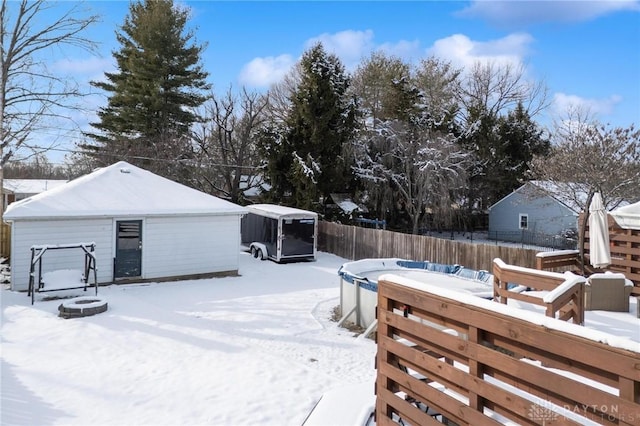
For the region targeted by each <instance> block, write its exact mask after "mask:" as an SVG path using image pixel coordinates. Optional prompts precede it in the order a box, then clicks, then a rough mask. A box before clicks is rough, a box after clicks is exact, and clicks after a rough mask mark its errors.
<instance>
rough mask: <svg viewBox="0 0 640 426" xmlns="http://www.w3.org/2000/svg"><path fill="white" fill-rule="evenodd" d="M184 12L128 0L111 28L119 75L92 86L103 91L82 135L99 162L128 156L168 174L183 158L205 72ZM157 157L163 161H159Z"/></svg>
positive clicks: (147, 0) (168, 0) (168, 1)
mask: <svg viewBox="0 0 640 426" xmlns="http://www.w3.org/2000/svg"><path fill="white" fill-rule="evenodd" d="M188 18H189V12H188V11H187V10H186V9H180V8H178V7H176V6H174V4H173V1H172V0H144V1H143V2H137V3H136V2H134V3H131V5H130V7H129V15H128V16H127V17H126V18H125V21H124V24H123V25H122V27H121V28H120V31H119V32H117V33H116V36H117V40H118V42H119V43H120V45H121V48H120V50H119V51H116V52H114V53H113V55H114V57H115V59H116V61H117V65H118V72H114V73H105V77H106V81H97V82H92V85H93V86H95V87H97V88H100V89H102V90H104V91H106V92H107V93H108V94H109V100H108V104H107V106H106V107H103V108H100V110H99V111H98V117H99V118H100V122H98V123H92V126H93V127H94V128H95V129H97V132H96V133H92V134H89V136H90V137H91V138H92V139H94V141H95V142H96V144H95V145H91V146H86V147H85V148H91V149H92V150H93V151H95V154H96V155H95V157H96V159H97V160H98V162H99V163H101V164H110V163H113V162H114V161H117V160H123V159H124V160H127V161H129V162H131V163H134V164H136V165H139V166H141V167H144V168H147V169H149V170H152V171H154V172H156V173H159V174H162V175H170V174H172V173H175V172H176V170H175V167H172V165H173V166H175V164H176V161H177V160H180V159H183V158H185V157H186V156H188V146H189V139H190V128H191V125H192V124H193V123H194V122H195V121H196V120H197V119H198V117H197V115H196V114H195V112H194V109H195V108H197V107H198V106H200V105H202V104H203V103H204V101H205V100H206V97H205V96H204V91H205V90H207V89H209V88H210V85H209V84H208V83H207V82H206V78H207V76H208V73H207V72H205V71H204V70H203V68H202V65H201V64H200V54H201V53H202V51H203V49H204V45H197V44H196V43H195V42H194V34H193V32H192V31H189V30H187V28H186V24H187V20H188ZM163 160H164V161H163Z"/></svg>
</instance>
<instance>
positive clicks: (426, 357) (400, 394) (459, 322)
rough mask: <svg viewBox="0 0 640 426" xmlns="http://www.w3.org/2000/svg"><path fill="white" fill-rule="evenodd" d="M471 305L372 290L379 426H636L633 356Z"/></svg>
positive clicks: (485, 305)
mask: <svg viewBox="0 0 640 426" xmlns="http://www.w3.org/2000/svg"><path fill="white" fill-rule="evenodd" d="M451 293H452V292H449V296H453V295H452V294H451ZM470 298H472V296H468V297H467V298H465V297H464V296H462V297H457V298H453V297H447V296H445V295H441V294H440V292H438V293H434V292H430V291H428V290H426V289H418V288H411V287H408V286H404V285H400V284H398V283H395V282H391V281H385V280H382V281H380V282H379V283H378V333H377V345H378V352H377V356H376V367H377V379H376V424H377V425H381V426H385V425H397V424H405V425H430V424H442V423H446V424H451V423H454V424H457V425H473V426H483V425H499V424H504V423H510V424H520V425H545V424H547V425H551V424H562V425H581V424H585V422H586V420H587V419H589V420H591V421H593V422H595V423H597V424H604V425H640V374H639V370H638V369H639V366H640V361H639V360H640V351H638V350H637V349H633V347H632V349H633V350H631V349H624V348H620V347H613V346H609V345H606V344H604V343H600V342H599V341H596V340H595V339H594V340H591V339H587V338H585V337H581V336H583V335H584V334H583V333H582V334H581V333H580V331H582V330H583V329H582V327H581V326H579V325H575V324H567V323H565V322H562V321H560V320H557V319H553V318H547V317H544V316H542V315H540V314H534V313H531V314H532V315H533V316H534V318H535V317H539V318H540V320H538V319H534V320H532V318H528V317H522V316H520V315H517V314H516V313H515V312H514V311H516V309H515V308H514V309H513V310H510V309H509V307H506V306H504V305H501V304H498V303H496V302H492V301H488V300H483V299H481V298H474V300H470ZM458 299H460V300H458ZM498 308H499V309H498ZM574 331H575V333H574ZM440 422H442V423H440Z"/></svg>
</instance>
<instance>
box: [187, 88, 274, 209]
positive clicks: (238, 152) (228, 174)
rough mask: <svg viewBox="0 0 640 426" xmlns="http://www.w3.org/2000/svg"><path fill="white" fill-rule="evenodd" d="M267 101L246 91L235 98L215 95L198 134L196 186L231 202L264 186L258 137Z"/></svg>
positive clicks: (208, 106) (206, 109)
mask: <svg viewBox="0 0 640 426" xmlns="http://www.w3.org/2000/svg"><path fill="white" fill-rule="evenodd" d="M267 104H268V103H267V97H266V96H262V95H259V94H257V93H249V92H247V91H246V90H245V89H243V90H242V91H241V92H240V94H239V95H234V94H233V93H232V91H231V89H229V90H228V91H227V93H226V94H225V95H224V96H216V95H212V96H211V99H210V100H209V102H208V103H207V104H206V105H205V113H204V116H205V122H204V123H203V125H202V126H201V128H200V129H199V130H198V131H197V132H196V134H195V142H196V147H195V151H196V154H195V157H196V164H198V165H199V166H198V167H197V171H196V173H195V179H196V180H197V182H194V184H195V185H196V186H197V187H199V188H200V189H202V190H204V191H206V192H210V193H211V192H213V193H215V194H218V195H222V196H224V197H225V198H228V199H229V200H231V201H232V202H239V201H242V198H243V192H244V191H246V190H250V189H254V188H257V187H259V186H260V184H261V183H262V179H261V176H260V175H259V174H258V173H257V170H256V166H257V164H258V163H259V161H258V159H257V158H256V154H255V140H254V138H255V133H256V132H257V130H258V128H259V127H260V126H261V125H262V123H263V122H264V120H265V114H264V113H265V109H266V108H267Z"/></svg>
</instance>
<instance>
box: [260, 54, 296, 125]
mask: <svg viewBox="0 0 640 426" xmlns="http://www.w3.org/2000/svg"><path fill="white" fill-rule="evenodd" d="M301 72H302V71H301V67H300V62H297V63H296V64H295V65H294V66H293V67H292V68H291V70H290V71H289V72H288V73H287V74H286V75H285V76H284V78H283V79H282V80H281V81H279V82H277V83H275V84H273V85H272V86H271V87H270V88H269V98H268V101H269V102H268V104H267V113H268V115H269V117H270V120H272V121H273V122H276V123H283V122H284V121H285V120H286V118H287V116H288V115H289V109H290V108H291V97H292V96H293V94H294V93H295V92H296V91H297V89H298V85H299V84H300V74H301Z"/></svg>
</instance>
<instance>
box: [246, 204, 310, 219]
mask: <svg viewBox="0 0 640 426" xmlns="http://www.w3.org/2000/svg"><path fill="white" fill-rule="evenodd" d="M247 209H248V210H249V211H251V210H253V211H255V212H259V213H262V214H263V215H265V216H269V217H280V216H297V217H310V216H312V217H314V218H317V217H318V214H317V213H314V212H310V211H307V210H301V209H296V208H295V207H286V206H279V205H277V204H252V205H250V206H247Z"/></svg>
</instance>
